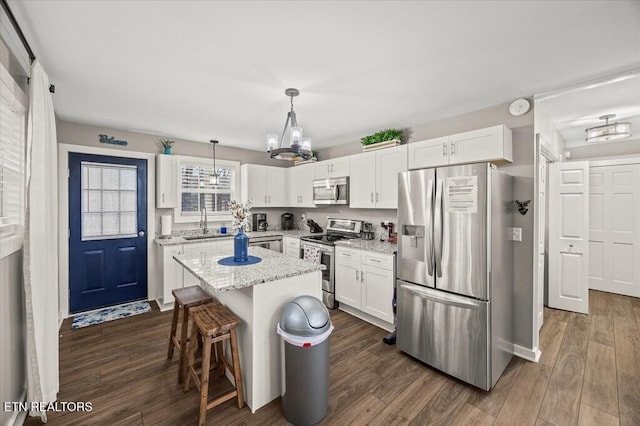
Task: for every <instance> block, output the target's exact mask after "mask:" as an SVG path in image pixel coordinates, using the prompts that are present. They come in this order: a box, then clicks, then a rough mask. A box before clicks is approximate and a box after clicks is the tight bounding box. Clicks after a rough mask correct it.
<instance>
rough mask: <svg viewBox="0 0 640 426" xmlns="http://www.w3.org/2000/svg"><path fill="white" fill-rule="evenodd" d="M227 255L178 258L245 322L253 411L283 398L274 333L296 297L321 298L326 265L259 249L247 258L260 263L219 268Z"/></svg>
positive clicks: (244, 353) (241, 334) (242, 341)
mask: <svg viewBox="0 0 640 426" xmlns="http://www.w3.org/2000/svg"><path fill="white" fill-rule="evenodd" d="M229 255H230V252H229V250H221V249H215V248H212V249H203V250H202V251H200V252H199V253H190V254H180V255H175V256H174V259H175V260H176V261H177V262H178V263H179V264H180V265H182V266H183V267H184V268H185V270H186V271H188V272H190V273H191V274H192V275H194V276H195V277H196V278H197V279H198V280H199V281H200V285H201V286H202V288H203V289H204V290H205V291H206V292H208V293H209V294H211V295H212V296H214V297H215V298H216V299H218V300H219V301H220V302H222V303H223V304H224V305H225V306H227V307H228V308H229V309H231V310H232V311H233V312H234V313H235V314H236V315H237V316H238V317H240V319H242V324H241V325H240V327H239V328H238V341H239V346H240V348H239V352H240V366H241V369H242V380H243V382H244V383H243V385H244V389H245V401H246V403H247V405H248V406H249V407H250V408H251V412H255V411H256V410H257V409H259V408H260V407H262V406H264V405H266V404H268V403H269V402H271V401H272V400H274V399H276V398H277V397H279V396H281V395H282V391H283V388H282V365H281V362H282V360H281V358H282V346H281V342H280V338H279V336H278V335H277V333H276V325H277V323H278V321H279V320H280V313H281V311H282V307H283V306H284V305H285V303H287V302H289V301H291V300H292V299H294V298H295V297H297V296H302V295H310V296H314V297H316V298H318V299H321V292H322V276H321V270H322V268H323V266H322V265H320V264H317V263H311V262H306V261H303V260H301V259H294V258H291V257H287V256H285V255H283V254H281V253H278V252H275V251H272V250H267V249H263V248H260V247H250V248H249V255H251V256H257V257H259V258H261V259H262V261H261V262H259V263H256V264H253V265H246V266H223V265H219V264H218V260H220V259H222V258H224V257H228V256H229ZM228 377H229V379H230V380H231V381H233V378H232V377H231V376H228Z"/></svg>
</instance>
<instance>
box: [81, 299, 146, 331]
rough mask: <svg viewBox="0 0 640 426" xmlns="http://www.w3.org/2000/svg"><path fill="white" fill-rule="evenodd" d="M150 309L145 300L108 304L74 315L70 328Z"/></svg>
mask: <svg viewBox="0 0 640 426" xmlns="http://www.w3.org/2000/svg"><path fill="white" fill-rule="evenodd" d="M150 311H151V306H150V305H149V302H147V301H146V300H142V301H139V302H130V303H124V304H122V305H117V306H109V307H107V308H102V309H98V310H96V311H91V312H85V313H83V314H78V315H76V316H74V317H73V323H71V328H72V329H76V328H82V327H88V326H90V325H95V324H102V323H103V322H107V321H113V320H117V319H120V318H126V317H130V316H132V315H138V314H144V313H145V312H150Z"/></svg>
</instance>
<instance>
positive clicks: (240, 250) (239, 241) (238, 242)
mask: <svg viewBox="0 0 640 426" xmlns="http://www.w3.org/2000/svg"><path fill="white" fill-rule="evenodd" d="M248 256H249V237H247V234H245V233H244V230H243V229H242V228H238V232H237V233H236V235H235V237H233V261H234V262H246V261H247V259H248Z"/></svg>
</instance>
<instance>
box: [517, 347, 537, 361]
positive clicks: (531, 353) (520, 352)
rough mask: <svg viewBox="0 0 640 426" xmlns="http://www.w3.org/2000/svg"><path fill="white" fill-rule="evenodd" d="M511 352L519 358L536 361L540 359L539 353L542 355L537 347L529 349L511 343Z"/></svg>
mask: <svg viewBox="0 0 640 426" xmlns="http://www.w3.org/2000/svg"><path fill="white" fill-rule="evenodd" d="M513 354H514V355H515V356H517V357H519V358H522V359H526V360H527V361H531V362H536V363H537V362H538V361H540V355H542V352H541V351H540V349H538V348H533V349H529V348H525V347H524V346H520V345H513Z"/></svg>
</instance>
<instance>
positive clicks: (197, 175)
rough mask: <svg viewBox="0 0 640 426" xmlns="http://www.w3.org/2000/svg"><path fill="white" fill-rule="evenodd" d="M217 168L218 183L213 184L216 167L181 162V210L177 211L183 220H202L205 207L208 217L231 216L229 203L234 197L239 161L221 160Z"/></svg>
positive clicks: (200, 163)
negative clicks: (189, 218) (212, 178)
mask: <svg viewBox="0 0 640 426" xmlns="http://www.w3.org/2000/svg"><path fill="white" fill-rule="evenodd" d="M216 166H217V172H218V182H217V184H212V183H211V175H212V174H213V164H211V163H210V162H193V161H185V160H183V161H181V162H180V166H179V168H180V174H179V179H180V182H179V184H178V193H179V194H178V195H179V200H180V207H179V208H178V209H177V210H179V212H178V214H179V216H180V217H182V218H187V217H194V218H198V219H199V218H200V213H201V211H202V209H203V208H205V207H206V209H207V215H209V216H211V215H216V214H220V215H225V214H228V212H229V202H230V201H231V200H232V199H234V198H235V191H236V176H237V169H238V165H237V163H236V162H231V161H224V160H220V161H218V162H217V164H216Z"/></svg>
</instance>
